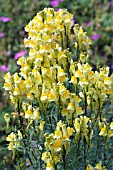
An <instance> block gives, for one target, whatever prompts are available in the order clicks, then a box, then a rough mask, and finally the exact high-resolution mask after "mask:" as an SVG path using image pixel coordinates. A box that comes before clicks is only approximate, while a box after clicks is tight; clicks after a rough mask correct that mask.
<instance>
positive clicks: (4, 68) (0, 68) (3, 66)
mask: <svg viewBox="0 0 113 170" xmlns="http://www.w3.org/2000/svg"><path fill="white" fill-rule="evenodd" d="M9 69H10V66H6V65H1V66H0V71H1V72H3V73H4V72H7V71H8V70H9Z"/></svg>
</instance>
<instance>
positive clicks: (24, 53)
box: [14, 50, 27, 60]
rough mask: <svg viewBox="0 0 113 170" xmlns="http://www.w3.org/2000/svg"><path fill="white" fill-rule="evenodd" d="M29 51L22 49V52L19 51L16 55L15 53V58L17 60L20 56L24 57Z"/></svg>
mask: <svg viewBox="0 0 113 170" xmlns="http://www.w3.org/2000/svg"><path fill="white" fill-rule="evenodd" d="M26 53H27V51H26V50H25V51H20V52H17V53H16V54H15V55H14V59H15V60H17V59H18V58H20V57H23V56H24V55H26Z"/></svg>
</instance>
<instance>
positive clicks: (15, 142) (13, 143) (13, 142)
mask: <svg viewBox="0 0 113 170" xmlns="http://www.w3.org/2000/svg"><path fill="white" fill-rule="evenodd" d="M22 138H23V137H22V133H21V132H20V131H19V130H18V134H17V135H16V134H15V133H14V132H11V134H10V135H8V137H7V138H6V140H7V141H8V142H10V143H9V146H8V149H9V150H12V151H13V152H14V151H15V150H16V149H17V148H19V146H20V140H22Z"/></svg>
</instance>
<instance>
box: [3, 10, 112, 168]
mask: <svg viewBox="0 0 113 170" xmlns="http://www.w3.org/2000/svg"><path fill="white" fill-rule="evenodd" d="M72 18H73V16H72V14H70V13H69V12H67V10H66V9H63V10H62V9H60V10H59V11H57V12H55V11H54V9H52V8H45V9H44V10H43V11H41V12H39V13H37V15H36V16H35V17H34V18H33V20H31V21H30V22H29V24H28V25H27V26H26V27H25V31H26V32H28V38H25V40H24V44H25V46H26V47H28V48H30V50H29V57H27V58H26V57H24V56H22V57H20V58H19V59H18V61H17V64H18V65H19V66H20V72H19V73H15V74H14V75H11V74H10V73H7V74H6V75H5V77H4V79H5V83H4V88H5V90H8V91H9V93H10V99H11V102H12V104H13V105H14V106H15V109H16V113H17V117H18V118H19V119H20V123H21V126H20V131H22V132H23V131H24V133H25V127H24V128H22V125H23V121H25V123H26V124H27V126H26V127H27V128H26V132H27V131H28V129H29V127H30V125H31V124H32V125H33V128H34V129H35V130H34V132H35V133H37V132H38V135H39V136H38V139H39V141H40V142H43V144H44V143H45V145H42V146H44V148H43V151H44V152H43V151H42V153H41V154H42V160H43V161H44V162H45V163H46V170H54V169H55V168H56V167H57V164H58V163H59V162H61V163H62V164H64V167H65V166H66V165H65V164H66V162H65V159H66V155H67V153H68V152H69V150H70V148H71V141H72V143H74V144H78V143H80V142H81V141H82V144H83V145H84V155H85V156H84V164H85V168H86V153H87V152H86V149H88V148H89V147H91V146H90V142H91V139H92V136H93V129H92V127H95V122H96V121H97V123H98V122H99V120H100V124H99V128H100V133H98V135H101V136H106V135H108V136H109V134H110V136H109V137H111V136H112V128H113V125H112V123H111V124H110V127H111V130H108V129H109V128H108V127H109V126H108V125H107V124H105V123H103V122H102V120H103V118H102V115H101V112H100V110H101V109H102V107H103V104H104V102H105V101H106V99H107V98H108V95H111V96H112V76H111V77H109V68H108V67H106V68H101V69H100V71H93V69H92V67H91V66H90V65H89V64H88V63H87V59H88V56H89V49H90V44H91V40H90V38H88V36H87V35H86V33H85V32H84V31H83V29H82V27H79V25H78V24H76V25H74V27H72ZM72 29H73V30H74V31H73V34H72V31H71V30H72ZM73 49H74V50H75V51H76V53H75V55H76V56H73ZM22 54H23V53H22ZM17 58H18V56H17ZM53 112H54V115H53ZM89 117H90V118H89ZM98 118H100V119H99V120H98ZM53 122H54V123H53ZM52 123H53V124H54V125H52ZM107 126H108V127H107ZM23 129H24V130H23ZM94 130H95V129H94ZM20 131H19V134H20V133H21V132H20ZM22 134H23V133H22ZM17 139H18V138H17V137H16V136H15V135H14V133H11V134H10V135H9V137H8V138H7V140H8V141H9V142H10V143H9V147H8V148H9V149H11V148H12V150H13V148H17V149H18V147H17V145H19V144H20V143H19V144H18V142H17ZM44 140H45V141H44ZM13 143H14V144H13ZM86 147H87V148H86ZM78 149H79V146H78ZM77 154H78V150H77ZM62 160H63V161H62ZM88 168H89V169H91V167H90V165H88V167H87V169H88ZM96 168H97V166H96ZM64 169H65V168H64ZM97 169H98V168H97Z"/></svg>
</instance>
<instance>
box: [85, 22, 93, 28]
mask: <svg viewBox="0 0 113 170" xmlns="http://www.w3.org/2000/svg"><path fill="white" fill-rule="evenodd" d="M92 24H93V22H92V21H89V22H86V23H85V24H84V25H85V26H86V27H90V26H92Z"/></svg>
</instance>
